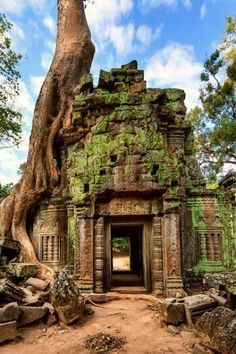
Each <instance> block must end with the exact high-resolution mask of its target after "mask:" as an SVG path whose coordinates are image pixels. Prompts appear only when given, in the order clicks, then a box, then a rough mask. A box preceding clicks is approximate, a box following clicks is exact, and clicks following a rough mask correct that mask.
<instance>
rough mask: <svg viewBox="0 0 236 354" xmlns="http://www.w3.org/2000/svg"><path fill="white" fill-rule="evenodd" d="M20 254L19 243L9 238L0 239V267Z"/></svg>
mask: <svg viewBox="0 0 236 354" xmlns="http://www.w3.org/2000/svg"><path fill="white" fill-rule="evenodd" d="M19 253H20V243H19V242H18V241H14V240H12V239H11V238H9V237H0V265H5V264H7V263H8V262H10V261H11V260H12V259H14V258H16V257H17V256H18V254H19Z"/></svg>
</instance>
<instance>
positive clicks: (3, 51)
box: [0, 14, 22, 149]
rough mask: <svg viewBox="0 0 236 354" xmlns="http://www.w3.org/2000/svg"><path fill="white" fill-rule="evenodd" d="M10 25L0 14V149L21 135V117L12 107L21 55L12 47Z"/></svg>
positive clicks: (17, 141) (17, 82) (17, 90)
mask: <svg viewBox="0 0 236 354" xmlns="http://www.w3.org/2000/svg"><path fill="white" fill-rule="evenodd" d="M11 27H12V25H11V24H10V22H8V20H7V19H6V17H5V16H4V15H3V14H0V149H1V148H5V147H8V146H9V145H10V146H11V145H18V144H19V142H20V137H21V118H22V117H21V114H20V113H19V112H17V111H16V110H15V109H14V100H15V98H16V96H18V95H19V79H20V73H19V71H18V70H17V66H18V64H19V61H20V60H21V58H22V55H21V54H20V53H16V52H15V51H14V50H13V49H12V41H11V38H10V36H9V30H10V29H11Z"/></svg>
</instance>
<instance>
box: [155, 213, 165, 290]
mask: <svg viewBox="0 0 236 354" xmlns="http://www.w3.org/2000/svg"><path fill="white" fill-rule="evenodd" d="M162 249H163V245H162V218H161V217H157V216H155V217H154V218H153V283H154V289H155V291H157V292H158V293H160V294H162V293H163V288H164V284H163V251H162Z"/></svg>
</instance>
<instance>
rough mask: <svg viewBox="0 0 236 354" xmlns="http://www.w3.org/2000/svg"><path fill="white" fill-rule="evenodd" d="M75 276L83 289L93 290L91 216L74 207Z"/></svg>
mask: <svg viewBox="0 0 236 354" xmlns="http://www.w3.org/2000/svg"><path fill="white" fill-rule="evenodd" d="M75 278H76V279H77V280H78V285H79V287H80V289H82V290H83V291H93V287H94V276H93V218H92V217H88V216H87V215H86V210H84V209H82V208H76V242H75Z"/></svg>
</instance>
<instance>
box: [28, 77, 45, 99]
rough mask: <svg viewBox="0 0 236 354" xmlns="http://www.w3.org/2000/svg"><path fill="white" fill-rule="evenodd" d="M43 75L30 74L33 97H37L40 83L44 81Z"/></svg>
mask: <svg viewBox="0 0 236 354" xmlns="http://www.w3.org/2000/svg"><path fill="white" fill-rule="evenodd" d="M44 79H45V76H34V75H30V86H31V89H32V91H33V94H34V95H35V97H38V94H39V92H40V89H41V87H42V84H43V82H44Z"/></svg>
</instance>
